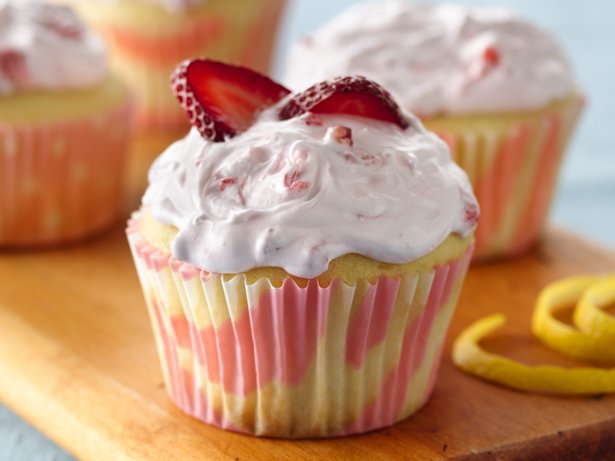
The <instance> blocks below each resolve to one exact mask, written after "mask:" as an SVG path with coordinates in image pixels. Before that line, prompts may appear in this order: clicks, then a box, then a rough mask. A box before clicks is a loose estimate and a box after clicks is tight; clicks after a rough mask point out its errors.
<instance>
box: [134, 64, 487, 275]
mask: <svg viewBox="0 0 615 461" xmlns="http://www.w3.org/2000/svg"><path fill="white" fill-rule="evenodd" d="M216 64H217V65H218V66H225V65H222V64H219V63H216ZM225 67H228V68H230V69H231V70H225V69H222V70H221V71H220V72H219V75H220V78H219V79H218V80H217V81H215V82H213V83H211V82H210V81H199V80H198V78H197V77H199V78H200V76H198V75H197V74H198V73H197V72H192V74H190V73H188V77H187V79H186V77H185V74H186V73H185V72H184V73H183V78H180V79H178V78H176V79H175V87H176V92H177V94H178V97H179V98H180V100H181V101H182V102H183V104H184V106H185V108H186V109H187V112H190V113H189V115H190V116H194V114H198V113H202V112H203V111H204V112H205V114H206V115H205V116H204V117H201V118H200V119H196V120H200V121H201V123H197V122H196V121H195V119H194V118H193V123H194V124H195V128H194V129H193V130H192V131H191V132H190V133H189V134H188V135H187V137H186V138H185V139H182V140H180V141H178V142H177V143H175V144H173V145H172V146H171V147H169V148H168V150H167V151H166V152H164V153H163V154H162V156H161V157H159V158H158V160H157V161H156V162H155V163H154V165H153V166H152V168H151V170H150V173H149V182H150V185H149V188H148V190H147V192H146V194H145V196H144V198H143V204H144V205H145V206H146V207H149V209H150V210H151V212H152V214H153V215H154V217H155V218H156V219H158V220H159V221H161V222H163V223H167V224H172V225H173V226H175V227H177V228H178V230H179V232H178V234H177V235H176V236H175V239H174V241H173V244H172V253H173V255H174V256H175V257H176V258H177V259H180V260H182V261H186V262H189V263H190V264H192V265H193V266H195V267H198V268H201V269H204V270H207V271H209V272H213V273H237V272H243V271H247V270H250V269H253V268H255V267H281V268H283V269H285V270H286V271H287V272H288V273H289V274H292V275H295V276H298V277H307V278H310V277H315V276H318V275H320V274H321V273H323V272H325V271H326V270H327V268H328V265H329V262H330V261H331V260H332V259H334V258H336V257H338V256H342V255H345V254H350V253H358V254H361V255H364V256H367V257H370V258H373V259H376V260H379V261H383V262H387V263H406V262H409V261H412V260H415V259H417V258H419V257H421V256H424V255H426V254H427V253H429V252H431V251H432V250H433V249H435V248H436V247H437V246H438V245H439V244H440V243H442V242H443V241H444V240H445V239H446V238H447V237H448V236H449V235H450V234H451V233H458V234H460V235H462V236H465V235H467V234H469V233H470V232H471V231H472V230H473V229H474V227H475V225H476V219H477V217H478V207H477V204H476V200H475V198H474V196H473V194H472V189H471V186H470V184H469V182H468V178H467V176H466V175H465V173H464V172H463V171H462V170H461V169H460V168H459V167H458V166H457V165H455V163H454V162H453V161H452V160H451V156H450V153H449V151H448V148H447V146H446V144H445V143H444V142H442V141H441V140H440V139H439V138H438V137H436V136H435V135H433V134H431V133H428V132H427V131H426V130H425V129H424V128H423V126H422V125H421V123H420V122H419V121H418V119H416V118H415V117H414V116H412V115H410V114H407V113H403V112H401V111H399V108H398V107H397V106H396V105H394V102H393V101H392V100H391V99H390V96H389V95H388V94H387V93H386V92H383V90H382V89H380V87H378V86H377V85H376V84H374V83H372V82H369V81H367V80H365V79H361V78H350V77H348V78H346V79H341V80H337V81H333V82H323V83H321V84H320V85H318V86H315V87H314V88H312V89H311V90H310V91H308V92H306V93H304V94H297V95H287V96H286V93H287V91H284V89H283V87H280V86H279V85H278V86H277V87H274V86H271V90H272V91H270V90H269V88H265V86H266V85H264V84H263V83H262V82H259V81H256V80H255V77H250V78H247V77H244V76H241V75H240V76H239V77H238V76H237V75H239V74H240V72H238V71H237V69H239V68H233V67H231V66H225ZM213 71H216V72H217V71H218V70H217V69H215V68H214V69H213ZM213 71H212V70H211V69H209V70H207V72H209V74H208V75H207V76H206V77H203V78H210V77H211V75H212V73H213ZM244 71H245V69H244ZM246 72H248V71H246ZM256 75H257V74H256ZM259 77H260V78H262V79H263V80H268V79H266V78H265V77H262V76H259ZM228 78H233V79H235V83H233V85H231V84H230V83H229V82H224V81H222V82H221V80H222V79H228ZM210 80H213V79H211V78H210ZM195 82H196V83H195ZM271 83H272V84H273V85H277V84H274V83H273V82H271ZM191 85H192V86H191ZM248 85H251V87H250V88H247V89H246V88H243V87H245V86H248ZM242 86H243V87H242ZM213 88H215V90H216V93H214V92H212V91H210V89H213ZM238 88H239V89H238ZM186 89H188V91H187V92H186ZM280 89H282V91H281V90H280ZM276 92H277V93H276ZM220 94H225V95H227V96H228V95H233V97H232V98H230V97H227V96H225V97H224V98H222V97H220V99H219V100H218V101H216V100H215V98H216V97H218V95H220ZM268 95H271V98H269V99H268V100H267V104H271V103H272V102H273V101H274V100H275V99H279V98H282V99H280V100H279V101H278V102H277V103H274V104H273V105H272V106H271V107H269V108H267V109H265V110H264V111H262V112H261V113H260V114H259V115H257V116H255V118H253V119H251V120H250V123H248V124H243V122H242V121H241V120H240V121H239V122H238V121H237V119H238V118H241V117H245V116H246V115H245V114H247V113H248V109H250V108H251V107H255V106H256V105H257V104H254V99H255V98H258V99H259V100H262V101H265V98H266V97H268ZM248 96H250V97H251V98H252V100H249V98H248ZM336 98H337V99H336ZM195 101H196V102H195ZM231 101H232V102H231ZM237 101H241V102H240V103H239V104H252V106H250V108H249V107H241V108H237V107H230V108H229V107H228V105H229V104H231V105H236V104H238V103H237ZM354 103H357V104H359V103H360V106H357V107H359V108H366V110H367V112H366V114H367V113H369V114H370V115H369V116H370V117H372V118H367V117H365V116H363V114H361V112H360V110H359V111H357V110H354V109H350V112H352V113H348V110H349V107H351V106H352V105H353V104H354ZM197 104H198V105H197ZM345 111H346V112H345ZM337 112H339V113H337ZM229 114H230V115H229ZM242 124H243V126H244V128H242V129H241V131H240V130H239V129H237V127H238V126H242ZM197 128H198V129H197ZM233 131H234V132H233ZM221 132H224V133H223V134H224V135H223V136H218V135H219V134H220V133H221ZM204 137H205V138H208V139H204ZM212 140H217V141H220V142H213V141H212Z"/></svg>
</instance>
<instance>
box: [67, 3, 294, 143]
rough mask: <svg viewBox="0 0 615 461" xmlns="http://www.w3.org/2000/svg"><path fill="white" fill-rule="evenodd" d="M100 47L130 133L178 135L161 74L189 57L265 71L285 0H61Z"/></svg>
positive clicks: (178, 115)
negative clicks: (128, 107)
mask: <svg viewBox="0 0 615 461" xmlns="http://www.w3.org/2000/svg"><path fill="white" fill-rule="evenodd" d="M61 1H65V2H66V1H67V2H69V3H71V4H72V5H74V6H75V7H76V8H78V11H79V12H80V13H81V14H82V15H83V17H84V18H85V19H86V20H88V21H89V22H90V23H91V24H92V26H94V27H95V28H96V29H97V30H98V31H99V32H100V33H101V34H102V35H103V37H104V38H105V39H106V40H107V42H108V44H109V46H110V51H111V55H112V58H113V65H114V67H115V69H116V70H117V71H118V73H119V74H120V75H121V76H122V78H124V79H125V80H126V81H127V82H128V83H129V84H130V87H131V88H132V90H133V92H134V93H135V94H136V97H137V102H138V113H137V118H138V125H139V126H140V127H141V128H144V129H147V130H149V131H157V130H183V129H185V128H187V127H188V124H187V123H186V119H185V116H184V115H183V114H182V112H181V110H180V109H179V108H178V106H177V104H175V102H174V101H173V98H172V96H171V94H169V91H168V87H169V74H170V73H171V71H172V70H173V69H174V68H175V66H176V65H177V64H178V63H179V62H181V61H182V60H184V59H186V58H187V57H189V56H203V57H210V58H215V59H220V60H224V61H228V62H234V63H241V64H243V65H247V66H251V67H253V68H255V69H258V70H260V71H263V72H267V71H269V68H270V65H271V61H272V53H273V48H274V43H275V37H276V32H277V28H278V22H279V20H280V17H281V15H282V12H283V9H284V5H285V0H232V1H228V0H121V1H120V0H61Z"/></svg>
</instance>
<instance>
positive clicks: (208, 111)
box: [171, 59, 290, 142]
mask: <svg viewBox="0 0 615 461" xmlns="http://www.w3.org/2000/svg"><path fill="white" fill-rule="evenodd" d="M171 82H172V86H173V91H174V93H175V96H177V99H178V100H179V102H180V104H181V105H182V107H183V108H184V110H185V111H186V114H187V115H188V118H189V119H190V123H192V125H193V126H195V127H196V128H197V129H198V130H199V132H200V133H201V135H202V136H203V137H204V138H206V139H209V140H211V141H216V142H220V141H224V140H225V139H227V138H229V137H233V136H235V135H236V134H238V133H241V132H243V131H245V130H247V129H248V128H249V127H250V126H251V125H252V124H253V123H254V120H255V119H256V116H257V115H258V114H259V113H260V112H261V111H262V110H263V109H266V108H267V107H269V106H272V105H273V104H275V103H276V102H278V101H279V100H280V99H282V98H283V97H285V96H286V95H288V94H289V93H290V91H289V90H288V89H286V88H285V87H283V86H282V85H279V84H278V83H276V82H274V81H272V80H271V79H269V78H268V77H265V76H264V75H261V74H259V73H257V72H254V71H252V70H249V69H246V68H244V67H239V66H233V65H230V64H224V63H222V62H218V61H212V60H209V59H195V60H190V61H185V62H184V63H182V64H180V65H179V67H177V69H175V72H173V75H172V76H171Z"/></svg>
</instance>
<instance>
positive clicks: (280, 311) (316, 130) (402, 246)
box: [127, 60, 478, 437]
mask: <svg viewBox="0 0 615 461" xmlns="http://www.w3.org/2000/svg"><path fill="white" fill-rule="evenodd" d="M173 86H174V90H175V93H176V95H177V97H178V99H179V100H180V102H181V104H182V106H183V107H184V109H185V110H186V112H187V113H188V115H189V117H190V119H191V121H192V124H193V125H194V128H193V129H192V130H191V131H190V133H189V134H188V135H187V136H186V137H185V138H184V139H182V140H180V141H178V142H177V143H175V144H173V145H171V146H170V147H169V148H168V150H167V151H165V152H164V153H163V154H162V155H161V156H160V157H159V158H158V159H157V160H156V161H155V163H154V164H153V166H152V168H151V170H150V172H149V182H150V185H149V188H148V189H147V191H146V193H145V196H144V198H143V205H142V208H141V210H139V211H138V212H137V213H135V214H134V216H133V218H132V220H131V221H130V223H129V227H128V231H127V232H128V239H129V242H130V247H131V249H132V252H133V256H134V260H135V263H136V266H137V270H138V274H139V278H140V281H141V284H142V287H143V291H144V293H145V298H146V300H147V305H148V308H149V313H150V316H151V320H152V324H153V328H154V333H155V336H156V340H157V345H158V351H159V355H160V359H161V362H162V370H163V374H164V379H165V383H166V386H167V390H168V392H169V394H170V396H171V398H172V399H173V400H174V402H175V403H176V404H177V405H178V406H179V407H180V408H181V409H182V410H184V411H185V412H186V413H188V414H189V415H192V416H194V417H196V418H198V419H200V420H203V421H205V422H207V423H210V424H213V425H216V426H219V427H222V428H225V429H230V430H234V431H239V432H244V433H249V434H255V435H266V436H275V437H330V436H340V435H347V434H354V433H360V432H366V431H370V430H373V429H377V428H380V427H383V426H388V425H391V424H393V423H395V422H396V421H399V420H401V419H404V418H406V417H408V416H409V415H411V414H412V413H414V412H416V411H417V410H418V409H419V408H420V407H421V406H422V405H423V404H425V402H426V401H427V399H428V398H429V395H430V393H431V390H432V387H433V384H434V380H435V377H436V374H437V370H438V364H439V361H440V354H441V352H442V345H443V340H444V336H445V334H446V331H447V328H448V324H449V321H450V318H451V315H452V313H453V311H454V308H455V305H456V301H457V297H458V295H459V292H460V290H461V286H462V282H463V279H464V276H465V273H466V269H467V266H468V263H469V260H470V257H471V253H472V250H473V235H472V231H473V229H474V227H475V224H476V220H477V218H478V207H477V204H476V201H475V198H474V196H473V195H472V190H471V187H470V184H469V182H468V179H467V177H466V175H465V173H463V171H462V170H461V169H460V168H459V167H458V166H457V165H455V164H454V163H453V162H452V160H451V159H450V154H449V151H448V148H447V145H446V144H445V143H444V142H443V141H441V140H440V139H439V138H437V137H436V136H435V135H432V134H430V133H428V132H427V131H425V130H424V128H423V127H422V125H421V123H420V122H419V121H418V119H416V118H415V117H414V116H412V115H410V114H408V113H405V112H402V111H401V110H400V109H399V107H398V106H397V104H396V103H395V102H394V101H393V99H392V98H391V97H390V95H389V94H388V93H387V92H386V91H385V90H383V89H382V88H381V87H380V86H379V85H377V84H375V83H373V82H371V81H369V80H367V79H365V78H361V77H346V78H342V79H337V80H333V81H326V82H322V83H320V84H318V85H316V86H314V87H312V88H310V89H309V90H308V91H306V92H305V93H300V94H295V95H291V94H289V91H288V90H287V89H286V88H284V87H282V86H281V85H279V84H277V83H275V82H273V81H271V80H270V79H268V78H266V77H264V76H262V75H260V74H257V73H256V72H253V71H250V70H247V69H245V68H241V67H234V66H230V65H226V64H222V63H219V62H215V61H208V60H196V61H191V62H187V63H184V64H183V65H182V66H181V67H180V68H179V69H178V70H177V72H176V73H175V76H174V78H173ZM229 95H232V96H233V97H232V98H231V97H229Z"/></svg>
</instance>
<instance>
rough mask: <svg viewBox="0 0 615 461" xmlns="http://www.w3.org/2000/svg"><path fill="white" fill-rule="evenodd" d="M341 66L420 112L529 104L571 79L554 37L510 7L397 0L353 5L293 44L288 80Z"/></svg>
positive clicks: (548, 97)
mask: <svg viewBox="0 0 615 461" xmlns="http://www.w3.org/2000/svg"><path fill="white" fill-rule="evenodd" d="M345 74H359V75H365V76H366V77H368V78H372V79H374V80H375V81H377V82H379V83H380V84H382V85H383V86H385V87H386V88H387V89H389V91H391V92H392V93H393V95H394V96H395V97H396V98H397V100H398V101H399V103H400V104H401V105H402V106H403V107H404V108H406V109H408V110H411V111H413V112H416V113H418V114H420V115H426V116H432V115H438V114H468V113H489V112H500V111H516V110H530V109H536V108H540V107H543V106H544V105H546V104H548V103H550V102H552V101H555V100H559V99H562V98H564V97H566V96H567V95H568V94H569V93H570V92H571V91H572V90H573V88H574V82H573V77H572V71H571V68H570V65H569V63H568V61H567V59H566V56H565V55H564V53H563V51H562V49H561V48H560V46H559V44H558V43H557V41H556V39H555V38H554V37H553V36H552V35H551V34H549V33H548V32H546V31H544V30H542V29H540V28H538V27H536V26H534V25H532V24H530V23H529V22H527V21H526V20H525V19H523V18H521V17H519V16H517V15H515V14H514V13H512V12H509V11H507V10H503V9H495V8H468V7H462V6H459V5H452V4H440V5H420V4H418V5H417V4H412V3H409V2H406V1H403V0H389V1H385V2H382V1H379V2H373V3H365V4H360V5H356V6H353V7H351V8H349V9H348V10H346V11H344V12H342V13H341V14H340V15H339V16H337V17H336V18H334V19H333V20H332V21H330V22H329V23H328V24H326V25H325V26H323V27H322V28H321V29H320V30H318V31H317V32H316V33H315V34H313V35H311V36H310V37H307V38H305V39H303V40H302V41H300V42H299V43H297V44H296V45H295V47H294V48H293V51H292V52H291V56H290V60H289V64H288V71H287V80H288V84H289V85H290V86H291V87H292V88H295V89H303V88H305V87H306V86H308V85H309V84H310V83H311V82H313V81H314V80H319V79H326V78H331V77H335V76H337V75H345Z"/></svg>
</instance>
